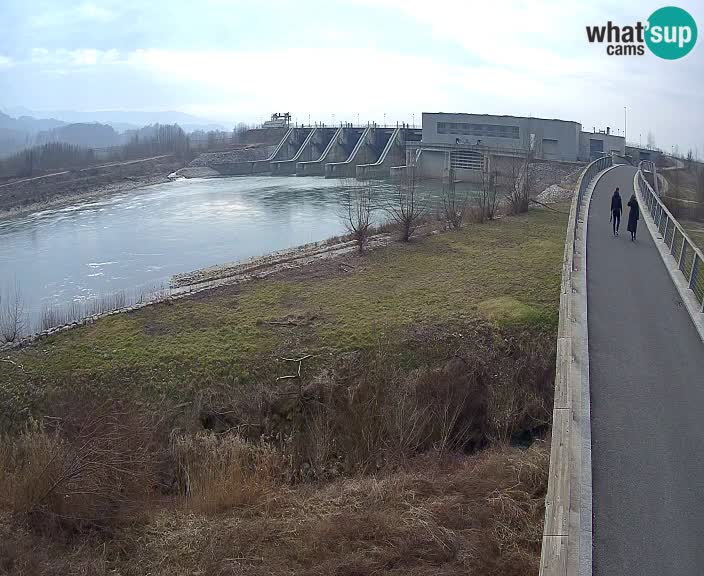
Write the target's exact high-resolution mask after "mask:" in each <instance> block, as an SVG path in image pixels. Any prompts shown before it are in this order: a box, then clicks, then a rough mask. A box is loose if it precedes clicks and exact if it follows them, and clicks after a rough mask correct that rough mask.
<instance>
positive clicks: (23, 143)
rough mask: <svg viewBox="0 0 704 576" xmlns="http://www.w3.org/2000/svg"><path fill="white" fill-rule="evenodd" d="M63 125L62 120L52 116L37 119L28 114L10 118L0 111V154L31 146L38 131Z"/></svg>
mask: <svg viewBox="0 0 704 576" xmlns="http://www.w3.org/2000/svg"><path fill="white" fill-rule="evenodd" d="M63 125H64V122H61V121H60V120H55V119H53V118H44V119H37V118H31V117H29V116H20V117H19V118H12V117H11V116H8V115H7V114H3V113H2V112H0V156H3V155H7V154H12V153H13V152H17V151H18V150H22V149H23V148H25V147H27V146H31V145H32V144H33V142H34V138H35V136H36V135H37V134H38V133H39V132H41V131H43V130H53V129H55V128H58V127H60V126H63Z"/></svg>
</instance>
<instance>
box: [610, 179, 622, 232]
mask: <svg viewBox="0 0 704 576" xmlns="http://www.w3.org/2000/svg"><path fill="white" fill-rule="evenodd" d="M621 212H623V203H622V202H621V194H619V192H618V186H616V190H614V193H613V196H611V222H612V223H613V227H614V236H618V227H619V226H620V225H621Z"/></svg>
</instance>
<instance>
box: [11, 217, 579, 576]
mask: <svg viewBox="0 0 704 576" xmlns="http://www.w3.org/2000/svg"><path fill="white" fill-rule="evenodd" d="M557 209H558V211H555V210H548V209H542V208H541V209H535V210H531V211H530V212H529V213H527V214H524V215H521V216H511V217H506V218H502V219H500V220H497V221H493V222H489V223H486V224H481V225H479V224H472V225H468V226H466V227H465V228H463V229H462V230H459V231H451V232H443V233H437V234H431V235H429V236H426V237H423V238H418V239H415V240H414V241H412V242H411V243H408V244H402V243H393V244H392V245H390V246H389V247H386V248H383V249H379V250H376V251H373V252H371V253H368V254H366V255H363V256H358V255H353V256H345V257H344V258H342V259H336V260H328V261H319V262H316V263H314V264H311V265H309V266H306V267H304V268H299V269H293V270H287V271H285V272H281V273H279V274H277V275H274V276H269V277H267V278H266V279H262V280H255V281H252V282H249V283H246V284H242V285H240V286H230V287H223V288H219V289H217V290H213V291H209V292H205V293H201V294H199V295H196V296H193V297H190V298H186V299H182V300H178V301H175V302H172V303H168V304H167V303H164V304H160V305H156V306H151V307H147V308H144V309H141V310H140V311H137V312H134V313H130V314H122V315H116V316H111V317H108V318H106V319H103V320H100V321H98V322H97V323H95V324H93V325H89V326H85V327H82V328H78V329H75V330H71V331H69V332H66V333H63V334H61V335H58V336H55V337H52V338H48V339H45V340H42V341H40V342H38V343H36V344H35V345H32V346H29V347H26V348H24V349H22V350H18V351H13V352H6V353H3V354H2V355H0V414H2V421H1V422H0V434H2V436H0V573H2V574H8V575H13V576H14V575H17V576H19V575H23V574H41V575H46V576H50V575H51V576H54V575H56V576H58V575H59V574H86V575H95V576H107V575H108V574H116V573H117V574H125V575H137V574H145V573H149V574H154V575H164V576H166V575H174V574H176V575H181V574H183V575H186V574H189V575H190V574H203V575H221V574H233V575H235V574H236V575H252V576H253V575H282V576H283V575H284V574H286V575H289V574H296V575H298V574H301V575H303V574H310V575H318V574H319V575H321V576H322V575H323V574H325V575H328V574H337V575H340V576H342V575H349V576H352V575H359V576H371V575H373V574H374V575H377V574H388V575H391V574H404V575H406V574H412V575H429V574H434V575H449V574H460V573H462V574H464V573H477V574H483V575H496V576H498V575H502V576H505V575H509V576H525V575H526V574H537V570H538V563H539V558H540V547H541V539H542V521H543V514H544V498H545V490H546V488H547V475H548V466H549V429H550V418H551V410H552V400H553V383H554V367H555V338H556V332H557V321H558V303H559V287H560V274H561V263H562V256H563V249H564V235H565V227H566V221H567V215H566V213H565V212H566V210H567V207H566V206H558V207H557ZM301 358H303V359H302V360H300V361H292V360H296V359H301Z"/></svg>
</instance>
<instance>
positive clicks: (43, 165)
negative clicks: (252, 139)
mask: <svg viewBox="0 0 704 576" xmlns="http://www.w3.org/2000/svg"><path fill="white" fill-rule="evenodd" d="M248 129H249V127H248V126H247V125H245V124H239V125H238V126H237V127H236V128H235V129H234V130H232V131H231V132H230V131H227V132H225V131H210V132H202V131H199V132H195V133H193V134H191V135H190V136H189V135H187V134H186V133H185V132H184V131H183V129H182V128H181V127H180V126H179V125H178V124H155V125H152V126H146V127H144V128H142V129H141V130H138V131H136V132H134V133H132V134H131V135H130V136H129V139H128V141H127V142H126V143H125V144H122V145H120V146H112V147H110V148H86V147H82V146H76V145H73V144H67V143H65V142H49V143H47V144H41V145H35V146H32V147H30V148H26V149H24V150H21V151H20V152H16V153H15V154H12V155H11V156H8V157H6V158H3V159H0V178H4V179H9V178H31V177H33V176H39V175H42V174H46V173H48V172H54V171H58V170H76V169H81V168H86V167H89V166H94V165H96V164H105V163H110V162H128V161H130V160H140V159H143V158H150V157H152V156H161V155H165V154H173V155H174V156H176V157H177V158H178V159H180V160H181V161H183V162H184V163H187V162H190V161H191V160H192V159H193V158H194V157H195V156H196V154H197V152H200V151H202V150H203V149H206V150H207V149H210V148H217V147H219V146H222V145H230V144H237V143H240V142H242V141H243V139H244V134H245V132H246V131H247V130H248Z"/></svg>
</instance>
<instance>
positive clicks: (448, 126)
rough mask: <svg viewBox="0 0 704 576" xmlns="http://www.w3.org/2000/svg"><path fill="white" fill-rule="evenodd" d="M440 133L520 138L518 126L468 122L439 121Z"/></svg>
mask: <svg viewBox="0 0 704 576" xmlns="http://www.w3.org/2000/svg"><path fill="white" fill-rule="evenodd" d="M438 134H450V135H457V136H477V137H479V138H481V137H485V138H511V139H513V140H518V139H519V138H520V130H519V128H518V126H505V125H503V124H468V123H465V122H438Z"/></svg>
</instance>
